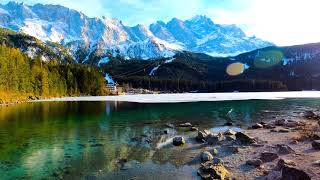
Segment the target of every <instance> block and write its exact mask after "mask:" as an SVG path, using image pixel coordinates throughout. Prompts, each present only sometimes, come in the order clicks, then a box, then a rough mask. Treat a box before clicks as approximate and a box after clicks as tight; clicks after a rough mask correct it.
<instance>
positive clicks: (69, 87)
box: [0, 45, 107, 103]
mask: <svg viewBox="0 0 320 180" xmlns="http://www.w3.org/2000/svg"><path fill="white" fill-rule="evenodd" d="M106 93H107V90H106V89H105V80H104V78H103V76H102V73H101V72H100V71H99V70H98V69H96V68H94V67H90V66H86V65H80V64H71V63H59V60H50V61H47V62H44V61H43V60H41V58H40V57H37V58H35V59H31V58H29V57H28V56H27V55H25V54H23V53H22V52H21V51H20V50H19V49H15V48H11V47H7V46H4V45H2V46H0V100H1V101H2V103H3V102H6V101H12V98H13V99H24V98H28V97H32V96H36V97H58V96H66V95H68V96H76V95H104V94H106Z"/></svg>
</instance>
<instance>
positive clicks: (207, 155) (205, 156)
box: [201, 151, 213, 162]
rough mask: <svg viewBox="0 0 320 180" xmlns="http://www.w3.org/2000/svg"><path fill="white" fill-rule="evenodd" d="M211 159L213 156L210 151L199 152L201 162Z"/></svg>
mask: <svg viewBox="0 0 320 180" xmlns="http://www.w3.org/2000/svg"><path fill="white" fill-rule="evenodd" d="M212 160H213V156H212V154H211V153H210V152H208V151H205V152H203V153H202V154H201V161H202V162H207V161H212Z"/></svg>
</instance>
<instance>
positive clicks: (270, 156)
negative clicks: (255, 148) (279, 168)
mask: <svg viewBox="0 0 320 180" xmlns="http://www.w3.org/2000/svg"><path fill="white" fill-rule="evenodd" d="M278 157H279V156H278V154H276V153H272V152H263V153H261V156H260V159H261V160H262V161H263V162H271V161H273V160H275V159H277V158H278Z"/></svg>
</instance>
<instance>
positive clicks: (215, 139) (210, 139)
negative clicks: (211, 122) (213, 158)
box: [206, 134, 220, 145]
mask: <svg viewBox="0 0 320 180" xmlns="http://www.w3.org/2000/svg"><path fill="white" fill-rule="evenodd" d="M206 141H207V143H208V144H210V145H213V144H218V143H219V142H220V138H219V136H218V135H215V134H209V135H208V136H207V137H206Z"/></svg>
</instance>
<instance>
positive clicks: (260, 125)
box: [252, 123, 263, 129]
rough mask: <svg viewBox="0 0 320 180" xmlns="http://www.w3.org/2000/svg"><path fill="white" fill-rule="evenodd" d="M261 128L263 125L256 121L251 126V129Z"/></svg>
mask: <svg viewBox="0 0 320 180" xmlns="http://www.w3.org/2000/svg"><path fill="white" fill-rule="evenodd" d="M261 128H263V125H262V124H260V123H256V124H254V125H253V126H252V129H261Z"/></svg>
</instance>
